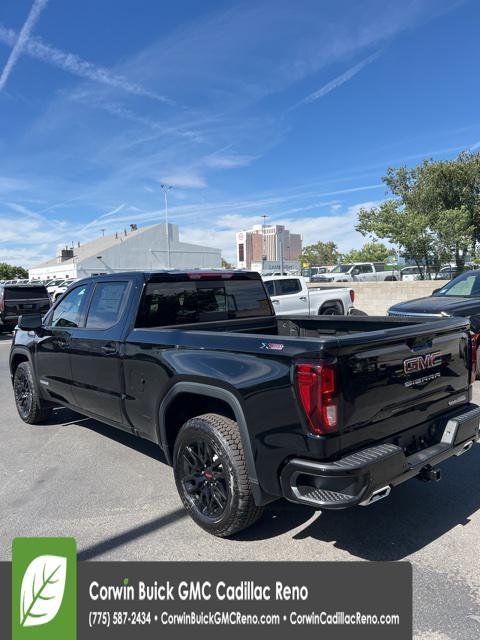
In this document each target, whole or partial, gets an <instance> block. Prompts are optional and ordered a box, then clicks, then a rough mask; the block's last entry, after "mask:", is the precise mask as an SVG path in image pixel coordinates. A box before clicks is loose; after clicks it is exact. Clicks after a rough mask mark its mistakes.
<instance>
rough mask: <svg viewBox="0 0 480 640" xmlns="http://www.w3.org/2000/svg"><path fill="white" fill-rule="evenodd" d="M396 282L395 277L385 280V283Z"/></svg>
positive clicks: (388, 277)
mask: <svg viewBox="0 0 480 640" xmlns="http://www.w3.org/2000/svg"><path fill="white" fill-rule="evenodd" d="M396 281H397V277H396V276H387V277H386V278H385V282H396Z"/></svg>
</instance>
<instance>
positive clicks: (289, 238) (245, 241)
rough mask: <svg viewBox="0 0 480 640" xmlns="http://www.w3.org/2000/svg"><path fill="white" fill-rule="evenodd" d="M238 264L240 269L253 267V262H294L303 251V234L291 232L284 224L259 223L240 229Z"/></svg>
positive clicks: (296, 261)
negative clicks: (247, 228)
mask: <svg viewBox="0 0 480 640" xmlns="http://www.w3.org/2000/svg"><path fill="white" fill-rule="evenodd" d="M236 240H237V265H238V267H239V268H240V269H251V268H252V264H258V263H262V262H266V261H269V262H275V263H277V262H278V263H280V262H281V261H282V259H283V261H284V262H289V263H294V264H296V265H297V266H298V265H299V263H298V261H299V258H300V254H301V253H302V236H301V235H300V234H299V233H290V231H289V230H288V229H285V227H284V226H283V225H280V224H275V225H265V226H263V225H261V224H257V225H255V226H254V227H253V229H250V230H248V231H238V232H237V234H236Z"/></svg>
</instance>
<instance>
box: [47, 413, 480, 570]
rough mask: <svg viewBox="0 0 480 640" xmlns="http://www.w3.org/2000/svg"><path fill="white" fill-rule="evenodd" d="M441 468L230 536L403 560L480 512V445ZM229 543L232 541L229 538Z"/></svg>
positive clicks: (279, 505) (294, 510)
mask: <svg viewBox="0 0 480 640" xmlns="http://www.w3.org/2000/svg"><path fill="white" fill-rule="evenodd" d="M49 424H58V425H60V424H62V425H65V426H66V425H68V424H78V425H81V426H83V427H86V428H88V429H90V430H92V431H95V432H96V433H99V434H101V435H103V436H105V437H107V438H110V439H112V440H115V441H117V442H119V443H121V444H124V445H125V446H127V447H130V448H131V449H134V450H135V451H138V452H139V453H141V454H144V455H147V456H149V457H151V458H153V459H155V460H158V461H159V462H161V463H163V464H166V460H165V457H164V455H163V453H162V451H161V449H160V448H159V447H158V445H156V444H154V443H152V442H149V441H147V440H143V439H141V438H138V437H136V436H134V435H131V434H129V433H127V432H124V431H120V430H118V429H115V428H113V427H110V426H108V425H105V424H103V423H101V422H97V421H96V420H93V419H90V418H85V417H83V416H81V415H79V414H76V413H73V412H71V411H69V410H66V409H59V410H56V411H55V412H54V415H53V417H52V418H51V420H49ZM441 468H442V476H443V479H442V480H441V482H438V483H434V482H431V483H424V482H419V481H418V480H415V479H413V480H410V481H408V482H406V483H405V484H403V485H400V486H398V487H396V488H395V489H393V491H392V493H391V494H390V496H389V497H388V498H387V499H385V500H382V501H380V502H378V503H376V504H373V505H371V506H369V507H353V508H351V509H344V510H340V511H315V510H314V509H311V508H309V507H303V506H301V505H296V504H292V503H289V502H287V501H286V500H278V501H277V502H274V503H271V504H270V505H268V506H267V507H266V509H265V513H264V515H263V517H262V518H261V519H260V520H259V521H258V522H257V523H256V524H255V525H253V526H252V527H250V528H249V529H246V530H245V531H242V532H240V533H239V534H237V535H235V536H233V538H232V540H236V541H241V542H255V541H261V540H269V539H275V538H278V537H280V536H285V535H287V536H288V535H289V533H290V532H292V533H291V536H292V537H293V539H294V540H303V539H314V540H318V541H319V542H322V543H326V542H327V543H333V545H334V546H335V547H336V548H338V549H341V550H344V551H347V552H348V553H349V554H350V555H352V556H353V557H356V558H360V559H364V560H402V559H403V558H406V557H408V556H410V555H411V554H413V553H415V552H416V551H419V550H420V549H422V548H423V547H425V546H427V545H428V544H430V543H431V542H433V541H434V540H436V539H437V538H439V537H441V536H442V535H444V534H445V533H447V532H448V531H450V530H451V529H453V528H454V527H457V526H470V525H471V521H470V517H471V516H472V514H474V513H475V512H476V511H477V510H478V509H480V491H479V490H478V487H479V485H480V446H479V445H476V446H474V447H473V449H471V450H470V451H469V452H467V453H465V454H464V455H463V456H461V457H460V458H453V459H450V460H448V461H446V462H445V463H443V464H442V465H441ZM186 516H187V513H186V511H185V510H183V509H179V510H178V513H175V514H173V519H177V518H182V517H186ZM165 519H166V520H167V521H168V522H169V521H170V517H169V516H168V514H167V516H163V515H160V516H159V518H155V519H154V520H152V521H151V522H150V523H148V524H147V525H141V526H140V527H139V528H138V529H139V531H137V530H132V531H130V532H127V533H124V534H122V535H120V536H113V537H112V539H111V540H108V541H105V542H104V543H103V544H99V545H94V547H93V548H92V549H86V550H83V554H84V555H85V557H82V559H90V558H91V557H94V556H96V555H98V554H100V553H102V552H105V551H107V550H111V549H112V548H115V547H116V546H119V545H121V544H123V543H124V542H125V537H126V538H128V539H129V540H130V539H135V538H137V537H141V536H142V535H143V534H144V533H145V531H144V529H145V526H146V528H147V530H148V531H150V530H154V529H157V528H159V527H161V526H163V525H164V524H165V522H164V520H165ZM193 526H195V525H194V524H193V523H192V527H193ZM302 527H303V528H302ZM294 530H296V531H294ZM117 538H118V539H117ZM225 543H226V544H228V540H226V541H225ZM313 559H315V560H321V559H322V557H321V547H319V556H318V557H315V556H314V557H312V560H313Z"/></svg>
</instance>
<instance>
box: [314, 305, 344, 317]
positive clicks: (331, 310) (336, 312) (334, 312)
mask: <svg viewBox="0 0 480 640" xmlns="http://www.w3.org/2000/svg"><path fill="white" fill-rule="evenodd" d="M319 315H321V316H343V315H344V311H343V308H342V307H341V305H340V303H339V302H332V303H328V302H327V304H326V305H325V306H323V307H322V308H321V309H320V312H319Z"/></svg>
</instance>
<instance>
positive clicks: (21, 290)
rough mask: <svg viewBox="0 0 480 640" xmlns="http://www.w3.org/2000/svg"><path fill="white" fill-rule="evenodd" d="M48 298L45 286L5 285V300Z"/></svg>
mask: <svg viewBox="0 0 480 640" xmlns="http://www.w3.org/2000/svg"><path fill="white" fill-rule="evenodd" d="M35 298H48V293H47V290H46V289H45V287H5V300H33V299H35Z"/></svg>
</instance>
